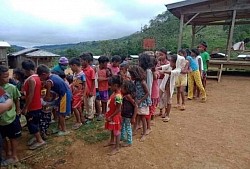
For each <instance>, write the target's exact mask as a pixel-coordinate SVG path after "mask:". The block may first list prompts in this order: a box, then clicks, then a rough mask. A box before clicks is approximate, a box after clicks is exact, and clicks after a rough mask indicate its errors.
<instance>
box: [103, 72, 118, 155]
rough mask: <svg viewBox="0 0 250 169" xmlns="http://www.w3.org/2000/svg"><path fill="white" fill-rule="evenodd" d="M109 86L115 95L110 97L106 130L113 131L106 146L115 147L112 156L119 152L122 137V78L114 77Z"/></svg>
mask: <svg viewBox="0 0 250 169" xmlns="http://www.w3.org/2000/svg"><path fill="white" fill-rule="evenodd" d="M109 84H110V88H111V90H112V92H113V94H112V95H111V96H110V102H109V104H108V111H107V113H106V122H105V128H106V129H107V130H110V131H111V139H110V143H109V144H108V145H106V146H112V145H114V148H113V149H112V151H111V153H110V155H114V154H116V153H118V152H119V144H120V135H121V121H122V119H121V106H122V95H121V89H120V88H121V85H122V78H121V77H120V76H118V75H115V76H112V77H111V78H110V79H109ZM106 146H105V147H106Z"/></svg>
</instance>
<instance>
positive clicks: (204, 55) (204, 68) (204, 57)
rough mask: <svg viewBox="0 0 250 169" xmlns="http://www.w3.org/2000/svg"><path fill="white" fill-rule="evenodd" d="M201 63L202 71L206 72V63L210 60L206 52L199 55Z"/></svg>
mask: <svg viewBox="0 0 250 169" xmlns="http://www.w3.org/2000/svg"><path fill="white" fill-rule="evenodd" d="M200 55H201V58H202V62H203V70H204V71H205V72H206V71H207V61H209V60H210V55H209V54H208V53H207V52H202V53H200Z"/></svg>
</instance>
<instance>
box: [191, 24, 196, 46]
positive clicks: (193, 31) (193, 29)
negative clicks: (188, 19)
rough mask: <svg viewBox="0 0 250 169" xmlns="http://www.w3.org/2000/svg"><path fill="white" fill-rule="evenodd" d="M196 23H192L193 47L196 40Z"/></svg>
mask: <svg viewBox="0 0 250 169" xmlns="http://www.w3.org/2000/svg"><path fill="white" fill-rule="evenodd" d="M195 28H196V26H195V25H192V42H191V48H194V42H195Z"/></svg>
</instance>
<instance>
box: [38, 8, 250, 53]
mask: <svg viewBox="0 0 250 169" xmlns="http://www.w3.org/2000/svg"><path fill="white" fill-rule="evenodd" d="M178 34H179V20H178V19H177V18H176V17H175V16H173V15H172V14H171V13H170V12H168V11H166V12H164V13H162V14H159V15H157V16H156V17H155V18H153V19H151V20H150V21H149V23H148V24H147V25H144V26H143V27H142V28H141V30H140V31H138V32H136V33H134V34H132V35H129V36H126V37H122V38H119V39H112V40H105V41H89V42H80V43H77V44H63V45H49V46H38V47H39V48H42V49H46V50H48V51H52V52H54V53H57V54H60V55H65V56H68V57H72V56H77V55H79V54H80V53H82V52H86V51H90V52H92V53H93V54H94V55H101V54H106V55H114V54H119V55H128V54H130V55H131V54H138V53H140V52H142V51H143V49H142V41H143V39H144V38H155V40H156V49H157V48H161V47H165V48H167V49H168V50H169V51H172V52H176V51H177V39H178ZM227 35H228V26H207V27H206V28H204V29H202V30H201V31H200V32H199V33H198V34H197V35H196V42H195V44H198V43H199V42H200V41H205V42H207V44H208V46H209V48H208V50H209V51H210V52H211V51H213V50H216V49H219V50H220V51H222V52H223V51H224V50H225V49H226V39H227ZM246 37H250V28H249V25H240V26H236V28H235V34H234V42H236V41H239V40H243V39H244V38H246ZM190 44H191V27H190V26H187V27H186V28H185V29H184V37H183V45H182V46H183V47H185V48H186V47H190Z"/></svg>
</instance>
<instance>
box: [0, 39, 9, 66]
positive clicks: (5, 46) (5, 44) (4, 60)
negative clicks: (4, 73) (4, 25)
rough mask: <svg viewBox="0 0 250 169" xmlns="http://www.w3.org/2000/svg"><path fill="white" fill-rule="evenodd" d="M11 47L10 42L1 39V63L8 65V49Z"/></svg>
mask: <svg viewBox="0 0 250 169" xmlns="http://www.w3.org/2000/svg"><path fill="white" fill-rule="evenodd" d="M8 48H10V44H9V43H8V42H4V41H0V65H7V66H8V59H7V49H8Z"/></svg>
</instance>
